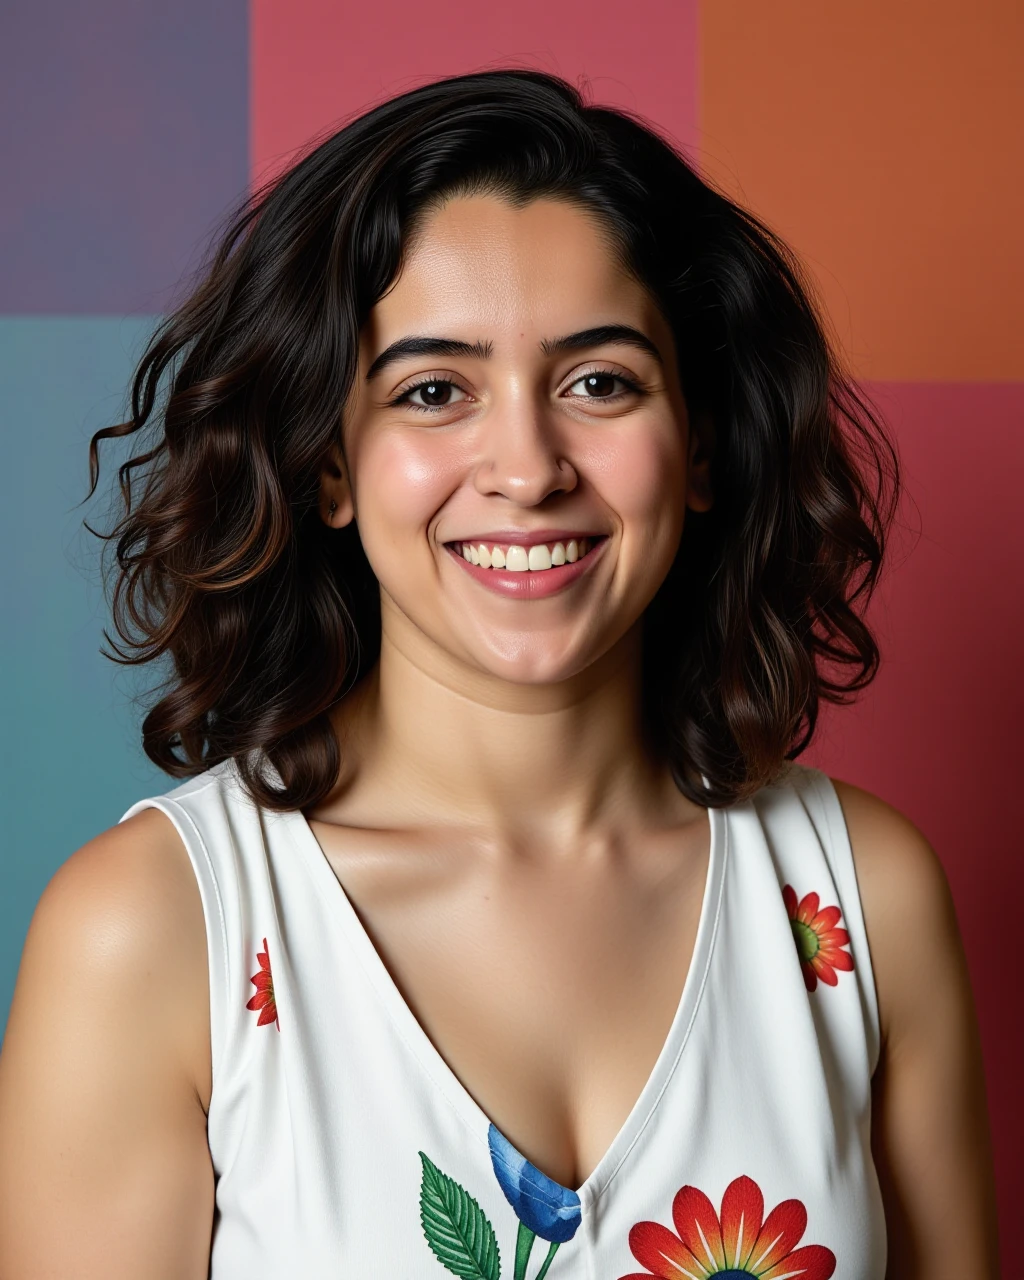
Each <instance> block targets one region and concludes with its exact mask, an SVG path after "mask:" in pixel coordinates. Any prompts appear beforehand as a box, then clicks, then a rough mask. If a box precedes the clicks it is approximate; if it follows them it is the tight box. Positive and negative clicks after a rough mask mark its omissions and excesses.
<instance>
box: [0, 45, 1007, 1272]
mask: <svg viewBox="0 0 1024 1280" xmlns="http://www.w3.org/2000/svg"><path fill="white" fill-rule="evenodd" d="M147 429H152V435H151V436H150V437H144V436H141V435H140V439H146V444H145V446H143V447H140V449H139V451H138V452H137V453H136V455H135V456H134V457H133V458H132V459H131V461H129V462H128V463H127V464H125V466H124V467H122V469H121V472H120V478H121V481H122V484H121V490H120V493H121V499H122V501H123V509H122V510H121V511H120V512H119V516H118V519H117V521H116V524H115V527H114V528H113V530H112V531H111V532H108V533H106V534H103V535H101V536H103V537H105V538H107V539H108V540H109V542H110V543H112V544H113V546H114V549H115V552H116V573H115V583H114V596H113V611H114V621H115V627H116V631H117V636H118V639H117V641H116V644H115V648H114V654H113V656H114V657H116V658H117V659H118V660H120V661H126V662H136V663H145V662H149V661H153V660H156V659H161V658H163V659H168V660H169V675H168V678H167V681H166V683H165V684H164V686H163V687H162V688H161V690H160V691H159V695H158V697H157V699H156V701H155V703H154V705H153V706H152V708H151V709H150V710H149V712H148V714H147V716H146V718H145V720H144V722H143V741H144V744H145V747H146V750H147V752H148V753H149V755H150V756H151V757H152V759H153V760H154V761H156V762H157V763H158V764H160V765H161V766H162V767H163V768H164V769H166V770H167V771H168V773H170V774H172V775H175V776H176V777H178V778H181V779H185V781H183V782H181V783H180V785H178V786H176V787H175V788H174V789H173V790H172V791H170V792H169V793H168V794H167V795H164V796H154V797H147V798H145V799H142V800H139V801H138V802H137V803H136V804H135V805H133V806H132V808H131V809H129V811H128V812H127V813H126V814H125V815H124V817H123V818H122V820H121V822H120V823H119V824H118V825H117V826H116V827H115V828H112V829H111V830H110V831H107V832H104V833H102V834H101V835H100V836H99V837H97V838H96V840H94V841H92V842H90V844H89V845H87V846H86V847H85V848H83V849H81V850H79V851H78V852H77V853H75V854H74V855H73V857H72V858H71V859H70V860H69V861H68V863H67V864H66V865H65V867H64V868H63V869H62V870H61V872H60V873H59V874H58V876H57V877H56V878H55V880H54V882H53V883H52V884H51V886H50V887H49V888H48V889H47V892H46V894H45V895H44V898H43V901H42V903H41V904H40V907H39V909H38V911H37V913H36V917H35V919H34V922H33V926H32V931H31V933H30V937H29V941H28V944H27V946H26V951H25V957H24V960H23V964H22V971H21V976H20V978H19V984H18V991H17V995H16V998H15V1003H14V1008H13V1010H12V1014H11V1020H10V1023H9V1028H8V1033H7V1037H6V1040H5V1043H4V1048H3V1054H2V1056H0V1273H2V1274H4V1275H8V1274H10V1275H17V1276H19V1277H23V1278H24V1280H32V1278H33V1277H42V1276H52V1275H60V1276H62V1277H69V1278H70V1277H75V1276H81V1277H83V1278H84V1277H85V1276H94V1275H103V1276H115V1275H126V1276H127V1275H133V1276H135V1275H145V1276H168V1277H172V1276H173V1277H175V1278H176V1280H181V1278H182V1277H196V1278H197V1280H198V1277H201V1276H206V1275H208V1274H209V1275H211V1276H212V1277H213V1280H235V1278H236V1277H237V1278H239V1280H240V1278H241V1277H243V1276H244V1277H249V1276H253V1275H260V1276H282V1277H283V1276H291V1275H295V1274H298V1275H301V1276H302V1277H303V1280H318V1278H320V1277H323V1278H324V1280H326V1278H327V1277H336V1276H337V1275H339V1274H352V1275H360V1276H399V1275H416V1276H420V1275H422V1276H429V1275H436V1276H440V1275H442V1274H443V1272H444V1271H445V1270H447V1272H449V1273H451V1274H454V1275H457V1276H460V1277H464V1278H470V1280H473V1278H476V1280H500V1276H501V1275H502V1274H503V1273H504V1274H505V1276H506V1277H511V1278H512V1280H526V1277H527V1276H528V1275H529V1276H530V1277H531V1280H544V1277H546V1276H547V1275H548V1273H549V1271H550V1273H551V1280H572V1278H573V1277H577V1278H582V1277H584V1276H587V1277H590V1276H594V1275H601V1276H607V1277H616V1276H621V1277H622V1278H623V1280H639V1278H640V1277H641V1276H646V1277H652V1276H664V1277H668V1276H672V1277H687V1278H689V1280H706V1278H707V1277H709V1276H713V1275H717V1276H721V1277H739V1278H743V1277H747V1278H748V1280H749V1278H757V1277H759V1278H761V1280H782V1277H791V1278H795V1277H803V1280H828V1277H829V1276H831V1275H833V1274H834V1273H835V1274H840V1275H842V1276H843V1277H845V1280H868V1278H869V1277H870V1278H877V1280H881V1277H882V1276H883V1275H888V1276H890V1277H896V1278H897V1280H913V1278H914V1277H925V1276H927V1277H928V1280H945V1278H946V1277H949V1278H950V1280H951V1278H952V1277H954V1276H955V1277H956V1278H957V1280H964V1277H979V1278H980V1277H990V1276H994V1274H995V1271H994V1266H995V1263H994V1261H993V1260H992V1255H993V1245H992V1240H993V1238H994V1232H993V1229H992V1224H991V1201H992V1196H991V1187H990V1173H989V1164H988V1154H987V1147H986V1121H985V1115H984V1096H983V1091H982V1087H981V1072H980V1065H979V1060H978V1054H977V1037H976V1032H975V1030H974V1026H973V1014H972V1006H971V1000H970V992H969V989H968V986H967V983H966V978H965V969H964V964H963V957H962V952H961V949H960V944H959V939H958V936H957V931H956V925H955V921H954V919H953V917H952V913H951V910H950V907H949V898H948V892H947V890H946V887H945V883H944V881H943V879H942V876H941V872H940V871H939V870H938V867H937V864H936V862H935V859H934V857H933V855H932V854H931V851H930V850H929V849H928V848H927V845H926V844H925V843H924V841H923V839H922V838H921V837H920V835H919V834H918V833H917V832H916V831H915V830H914V829H913V828H912V827H910V825H909V824H908V823H907V822H906V821H905V820H904V819H902V818H901V817H900V816H899V815H898V814H895V813H894V812H892V811H891V810H889V809H887V808H886V807H885V806H884V805H882V804H881V802H880V801H877V800H875V799H874V798H873V797H870V796H867V795H865V794H864V793H862V792H858V791H856V789H854V788H850V787H846V786H844V785H843V784H841V783H840V784H835V785H833V783H832V781H831V780H830V779H828V778H826V777H825V776H824V775H822V774H820V773H817V772H816V771H814V770H810V769H804V768H801V767H800V766H797V765H795V764H794V763H793V759H794V757H795V756H797V755H798V754H799V752H800V751H801V750H802V748H803V747H804V746H805V745H806V744H807V742H808V741H809V740H810V737H811V735H812V733H813V731H814V728H815V722H816V718H817V714H818V708H819V703H820V701H821V700H822V699H828V700H833V701H842V700H844V699H845V698H847V697H849V696H850V695H851V694H852V693H854V692H855V691H856V690H857V689H859V688H861V687H862V686H863V685H864V684H866V683H867V681H869V680H870V679H871V677H872V675H873V674H874V671H875V669H876V666H877V663H878V651H877V648H876V645H875V641H874V639H873V637H872V635H871V633H870V631H869V629H868V627H867V626H866V625H865V623H864V621H863V617H862V613H863V606H864V605H865V604H866V602H867V600H868V598H869V597H870V595H871V592H872V590H873V588H874V585H875V583H876V581H877V578H878V575H879V572H880V568H881V563H882V555H883V545H884V541H885V534H886V528H887V525H888V522H889V520H890V518H891V515H892V511H893V504H894V502H895V497H896V462H895V456H894V453H893V451H892V448H891V446H890V444H889V442H888V439H887V436H886V434H885V431H884V429H883V427H882V425H881V424H880V423H879V422H878V421H877V420H876V418H875V417H874V415H873V413H872V412H871V409H870V407H869V406H868V405H867V404H866V403H865V402H864V401H863V400H862V399H861V397H860V396H859V394H858V392H857V390H856V389H855V388H854V386H853V385H852V384H851V382H850V381H849V380H848V379H847V378H846V376H845V375H844V373H843V371H842V369H841V368H840V367H839V365H838V363H837V361H836V359H835V358H834V356H833V354H832V353H831V351H830V349H829V345H828V342H827V340H826V337H825V335H824V333H823V331H822V327H821V325H820V323H819V321H818V319H817V316H816V313H815V309H814V306H813V305H812V303H811V301H810V300H809V298H808V296H807V293H806V292H805V289H804V287H803V285H802V283H801V275H800V272H799V270H798V268H797V266H796V264H795V262H794V260H793V258H792V256H791V255H790V254H789V253H788V252H787V250H786V249H785V248H784V246H782V245H781V244H780V243H779V241H778V240H777V239H776V238H775V237H774V236H773V235H772V234H771V232H770V231H769V230H768V229H767V228H765V227H764V226H762V225H761V224H760V223H759V222H758V221H757V220H756V219H755V218H753V217H752V216H751V215H749V214H748V213H746V212H744V211H743V210H742V209H740V208H738V207H737V206H736V205H735V204H733V203H731V202H730V201H728V200H726V199H725V198H724V197H723V196H722V195H720V194H719V193H718V192H716V191H715V190H713V189H712V188H711V187H709V186H708V185H707V184H706V183H704V182H703V181H702V180H701V178H700V177H699V176H698V175H697V174H696V173H695V172H694V171H693V169H692V168H691V167H690V166H689V165H688V164H687V162H686V161H685V160H684V159H683V158H682V157H681V156H680V155H678V154H677V153H676V152H675V151H674V150H673V149H672V148H671V147H670V146H669V145H668V144H667V143H666V142H665V141H663V140H662V139H661V138H659V137H658V136H657V135H656V134H655V133H654V132H653V131H651V130H650V129H649V128H647V127H646V126H644V125H643V124H641V123H640V122H638V121H636V120H633V119H630V118H629V117H627V116H625V115H622V114H620V113H616V112H613V111H610V110H605V109H602V108H599V107H594V106H590V105H587V104H586V103H585V102H584V101H583V100H582V99H581V97H580V95H579V94H578V93H577V92H576V91H575V90H573V89H572V88H571V87H570V86H568V85H566V84H564V83H563V82H561V81H559V80H557V79H554V78H552V77H548V76H544V75H540V74H534V73H527V72H513V71H508V72H488V73H485V74H480V75H474V76H466V77H461V78H456V79H451V80H445V81H440V82H438V83H436V84H432V85H427V86H425V87H423V88H420V89H417V90H415V91H413V92H411V93H409V94H406V95H404V96H403V97H400V98H397V99H395V100H393V101H390V102H386V103H384V104H383V105H382V106H380V107H378V108H376V109H375V110H373V111H371V112H369V113H368V114H366V115H364V116H362V117H360V118H359V119H356V120H354V121H352V122H351V123H349V124H348V125H346V126H345V127H344V128H343V129H341V130H340V131H339V132H338V133H336V134H335V135H334V136H333V137H330V138H328V139H327V140H326V141H323V142H321V143H320V145H318V146H317V147H316V148H315V149H313V150H311V151H310V153H309V154H308V155H307V156H306V157H305V158H303V159H302V160H301V161H300V162H299V163H297V164H296V165H295V166H294V168H292V169H291V170H290V171H289V172H288V173H286V174H285V175H284V176H283V177H282V178H281V179H280V180H279V181H278V182H276V183H275V184H274V185H272V186H270V187H269V188H267V189H266V190H263V191H261V192H258V193H256V195H255V196H253V198H252V200H251V201H250V202H249V203H248V204H247V205H246V206H245V207H244V208H243V210H242V211H241V212H240V213H239V215H238V216H237V218H236V219H235V220H234V222H233V223H232V224H231V225H230V227H229V228H228V230H227V232H226V233H225V235H224V237H223V239H222V241H221V242H220V244H219V246H218V247H217V249H216V252H215V254H214V256H213V258H212V260H211V262H210V263H209V265H208V270H207V271H206V274H205V276H204V277H203V278H202V280H201V282H200V283H199V284H198V286H197V287H196V288H195V290H194V292H193V293H192V294H191V295H190V296H189V297H188V298H187V299H186V300H185V301H184V303H183V304H182V305H181V307H180V308H179V309H178V310H177V311H176V312H175V313H174V314H173V315H171V316H170V317H169V318H168V319H167V320H166V322H165V323H164V324H163V325H162V326H161V328H160V329H159V331H158V332H157V334H156V335H155V337H154V339H153V341H152V343H151V345H150V347H149V349H148V350H147V352H146V354H145V356H144V357H143V360H142V362H141V366H140V368H139V370H138V373H137V376H136V379H135V382H134V387H133V396H132V412H131V416H130V417H129V419H128V420H127V421H126V422H122V423H120V424H118V425H116V426H112V427H108V428H106V429H105V430H103V431H100V432H97V434H96V436H95V437H94V438H93V440H92V443H91V450H90V462H91V470H92V482H93V487H95V485H96V483H97V480H98V461H99V445H100V443H101V442H102V441H103V440H104V439H107V438H110V437H116V436H129V437H130V436H132V435H133V434H134V433H136V432H139V433H142V432H144V431H146V430H147ZM169 957H170V958H172V959H173V975H174V977H173V981H171V982H167V981H165V980H164V979H163V977H162V976H161V978H160V979H159V980H158V981H157V980H155V978H154V975H158V974H159V975H164V974H166V972H167V965H168V963H169ZM70 972H74V973H75V974H76V975H77V982H78V984H79V985H80V986H81V987H82V988H83V989H85V990H88V991H89V992H90V998H89V1000H88V1001H81V1000H79V1001H73V1002H69V1001H68V1000H67V998H66V983H67V975H68V973H70ZM254 988H255V994H254ZM925 989H927V991H928V1000H927V1001H926V1002H924V1001H922V1000H921V999H920V998H919V993H920V992H921V991H922V990H925ZM769 1206H770V1207H769ZM951 1206H955V1207H956V1215H955V1221H956V1231H957V1238H956V1239H955V1240H951V1238H950V1230H951V1227H950V1223H951V1222H952V1221H953V1215H951V1213H950V1208H951ZM766 1210H767V1211H766ZM669 1223H671V1225H669ZM538 1240H541V1241H543V1242H545V1243H544V1245H542V1246H540V1249H539V1252H540V1253H541V1254H542V1256H541V1257H539V1258H538V1257H537V1256H536V1254H535V1250H534V1246H535V1245H536V1243H537V1241H538ZM545 1245H546V1248H545ZM637 1267H641V1268H643V1270H642V1271H638V1270H637ZM887 1267H888V1269H887Z"/></svg>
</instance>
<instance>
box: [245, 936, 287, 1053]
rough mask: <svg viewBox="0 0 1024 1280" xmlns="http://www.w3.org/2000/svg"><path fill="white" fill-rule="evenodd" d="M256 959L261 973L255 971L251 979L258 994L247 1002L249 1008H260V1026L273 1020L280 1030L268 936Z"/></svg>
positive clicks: (257, 1023) (257, 1022) (258, 1024)
mask: <svg viewBox="0 0 1024 1280" xmlns="http://www.w3.org/2000/svg"><path fill="white" fill-rule="evenodd" d="M256 959H257V960H258V961H259V964H260V971H259V973H254V974H253V976H252V977H251V978H250V979H249V981H250V982H251V983H252V985H253V986H254V987H255V988H256V994H255V995H254V996H253V998H252V999H251V1000H250V1001H248V1003H247V1004H246V1006H245V1007H246V1008H247V1009H259V1011H260V1016H259V1018H257V1020H256V1025H257V1026H258V1027H262V1026H265V1025H266V1024H267V1023H268V1022H273V1023H274V1024H275V1025H276V1026H277V1029H278V1031H280V1030H281V1024H280V1022H278V1021H277V1001H276V1000H275V999H274V977H273V974H272V973H271V972H270V951H269V948H268V947H267V940H266V938H264V939H263V950H262V951H257V952H256Z"/></svg>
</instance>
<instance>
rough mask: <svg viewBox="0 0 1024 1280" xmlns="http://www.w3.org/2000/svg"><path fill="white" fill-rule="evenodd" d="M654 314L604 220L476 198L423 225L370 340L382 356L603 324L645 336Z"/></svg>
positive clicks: (375, 317)
mask: <svg viewBox="0 0 1024 1280" xmlns="http://www.w3.org/2000/svg"><path fill="white" fill-rule="evenodd" d="M655 310H656V308H655V305H654V302H653V300H652V299H651V298H650V296H649V294H648V293H647V291H646V289H644V287H643V286H642V285H641V284H640V283H639V282H638V281H637V280H636V279H635V278H634V277H633V276H631V275H630V274H629V273H628V272H627V271H626V269H625V268H624V267H623V266H622V265H621V262H620V260H619V256H618V253H617V252H616V249H615V248H614V247H613V243H612V240H611V237H610V235H609V233H608V231H607V230H606V229H605V228H604V227H603V226H602V225H601V223H600V222H599V220H598V219H597V217H596V216H595V215H593V214H591V213H589V212H587V211H585V210H583V209H581V208H580V207H578V206H576V205H573V204H570V203H569V202H567V201H563V200H554V199H548V198H545V199H537V200H534V201H531V202H530V203H529V204H526V205H523V206H520V207H516V206H514V205H512V204H510V203H508V202H507V201H505V200H502V199H501V198H500V197H497V196H490V195H474V196H465V197H458V198H455V199H452V200H449V201H448V202H446V203H445V204H444V205H442V206H441V207H440V208H439V209H437V210H435V211H433V212H432V213H431V214H429V215H428V216H427V217H426V218H425V219H424V221H423V223H422V224H421V226H420V227H419V228H418V230H417V232H416V234H415V235H414V236H413V237H412V238H411V240H410V243H409V245H408V246H407V250H406V254H405V260H404V262H403V265H402V270H401V272H400V274H399V276H398V278H397V280H396V281H395V283H394V285H393V286H392V287H391V289H390V290H389V291H388V293H387V294H386V295H385V296H384V297H383V298H382V299H381V300H380V302H378V304H377V306H376V307H375V308H374V312H373V314H372V316H371V325H370V333H368V335H367V336H368V337H369V338H370V340H371V342H372V344H373V345H374V346H375V347H377V348H378V349H379V348H383V347H384V346H386V345H388V343H390V342H392V341H394V340H395V339H396V338H398V337H401V336H403V334H407V333H410V332H414V331H415V332H416V333H428V334H429V333H439V334H440V333H444V334H445V336H456V335H457V336H463V333H462V331H463V330H466V329H467V328H472V329H474V330H477V331H478V332H475V333H474V334H473V337H474V338H476V337H479V336H486V335H488V334H498V333H500V332H501V331H503V330H507V331H509V332H512V331H515V333H516V336H519V335H522V336H524V337H525V336H527V335H540V336H550V335H552V334H556V333H563V332H572V331H574V330H577V329H580V328H583V327H587V326H589V325H592V324H595V323H601V322H602V321H606V322H612V321H615V322H618V323H633V324H635V325H637V326H638V327H643V325H644V322H645V321H649V319H650V318H651V316H652V313H653V312H654V311H655Z"/></svg>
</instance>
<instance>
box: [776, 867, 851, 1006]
mask: <svg viewBox="0 0 1024 1280" xmlns="http://www.w3.org/2000/svg"><path fill="white" fill-rule="evenodd" d="M782 900H783V902H784V903H785V904H786V913H787V914H788V916H789V924H790V928H791V929H792V930H793V939H794V941H795V942H796V953H797V955H798V956H799V957H800V968H801V969H802V970H803V975H804V986H805V987H806V988H807V990H808V991H813V990H814V988H815V987H816V986H817V985H818V979H819V978H820V979H821V980H822V982H824V983H827V984H828V986H830V987H834V986H835V985H836V983H837V982H838V981H839V975H838V974H837V973H836V970H837V969H844V970H845V971H846V972H847V973H849V971H850V970H851V969H852V968H853V956H851V955H850V953H849V951H844V950H843V948H844V947H845V946H846V945H847V943H848V942H849V941H850V935H849V934H848V933H847V932H846V930H845V929H839V928H837V927H836V926H837V925H838V924H839V921H840V920H841V919H842V918H843V913H842V912H841V911H840V910H839V908H838V907H821V908H820V909H819V906H820V904H819V899H818V895H817V894H816V893H809V894H807V896H806V897H804V898H801V899H800V901H799V902H797V900H796V890H795V889H794V888H793V886H792V885H789V884H787V885H786V887H785V888H784V889H783V890H782Z"/></svg>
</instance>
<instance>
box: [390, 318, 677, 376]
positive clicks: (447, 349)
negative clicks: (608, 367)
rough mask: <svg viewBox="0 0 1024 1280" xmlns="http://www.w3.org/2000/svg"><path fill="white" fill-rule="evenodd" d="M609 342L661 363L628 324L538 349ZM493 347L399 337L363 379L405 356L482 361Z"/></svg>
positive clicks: (553, 351)
mask: <svg viewBox="0 0 1024 1280" xmlns="http://www.w3.org/2000/svg"><path fill="white" fill-rule="evenodd" d="M609 343H617V344H619V345H620V346H626V347H636V348H637V350H639V351H644V352H646V353H647V355H649V356H653V357H654V359H655V360H657V361H658V363H659V364H663V363H664V361H663V360H662V356H661V352H660V351H659V350H658V348H657V347H656V346H655V345H654V343H653V342H652V341H651V340H650V338H648V337H647V335H646V334H644V333H641V332H640V330H639V329H634V328H633V327H632V326H631V325H628V324H602V325H597V326H596V327H595V328H593V329H580V330H579V331H578V332H577V333H567V334H565V335H564V336H563V337H561V338H543V339H542V340H541V344H540V349H541V351H543V352H544V354H545V355H546V356H553V355H561V354H562V353H563V352H566V351H583V350H585V349H586V348H588V347H601V346H605V345H606V344H609ZM493 350H494V344H493V343H491V342H480V341H477V342H460V341H458V339H456V338H426V337H412V338H399V339H398V341H397V342H392V344H391V345H390V346H389V347H385V348H384V350H383V351H382V352H381V353H380V355H379V356H378V357H377V358H376V360H374V362H373V364H371V365H370V367H369V369H368V370H367V371H366V381H367V382H370V381H371V380H372V379H373V378H375V377H376V376H377V375H378V374H379V373H381V372H382V371H383V370H384V369H386V368H387V366H388V365H389V364H394V363H395V361H396V360H402V359H404V358H405V357H406V356H462V357H466V358H469V359H477V360H486V359H487V358H488V356H490V354H491V352H492V351H493Z"/></svg>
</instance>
